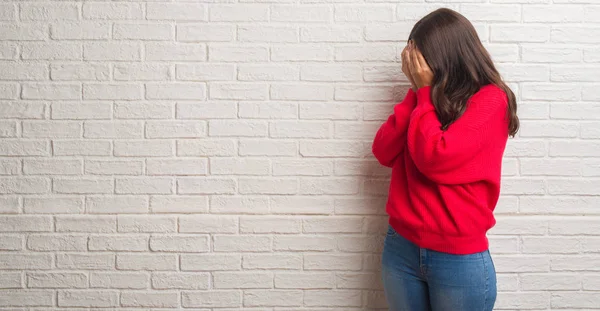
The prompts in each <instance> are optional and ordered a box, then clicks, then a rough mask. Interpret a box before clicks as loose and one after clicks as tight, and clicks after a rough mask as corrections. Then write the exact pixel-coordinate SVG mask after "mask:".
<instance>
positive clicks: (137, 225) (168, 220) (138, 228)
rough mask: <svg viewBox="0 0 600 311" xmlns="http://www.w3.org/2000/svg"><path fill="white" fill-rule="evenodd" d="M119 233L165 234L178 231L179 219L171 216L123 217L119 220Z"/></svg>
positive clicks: (120, 216) (119, 217)
mask: <svg viewBox="0 0 600 311" xmlns="http://www.w3.org/2000/svg"><path fill="white" fill-rule="evenodd" d="M117 225H118V230H119V232H147V233H155V232H158V233H165V232H176V231H177V219H175V218H174V217H171V216H156V215H152V216H137V215H135V216H134V215H131V216H122V215H119V216H118V218H117Z"/></svg>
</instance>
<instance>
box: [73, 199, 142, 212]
mask: <svg viewBox="0 0 600 311" xmlns="http://www.w3.org/2000/svg"><path fill="white" fill-rule="evenodd" d="M85 205H86V212H87V213H90V214H129V213H147V212H148V199H147V198H145V197H141V196H118V197H111V196H93V197H87V198H86V200H85Z"/></svg>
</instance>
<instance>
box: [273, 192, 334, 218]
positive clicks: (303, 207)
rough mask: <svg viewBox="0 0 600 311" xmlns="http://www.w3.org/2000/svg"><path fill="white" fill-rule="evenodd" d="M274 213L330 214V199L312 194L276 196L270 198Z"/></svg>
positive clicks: (331, 205)
mask: <svg viewBox="0 0 600 311" xmlns="http://www.w3.org/2000/svg"><path fill="white" fill-rule="evenodd" d="M271 211H272V213H274V214H330V213H332V212H333V204H332V199H331V198H327V197H313V196H278V197H273V198H271Z"/></svg>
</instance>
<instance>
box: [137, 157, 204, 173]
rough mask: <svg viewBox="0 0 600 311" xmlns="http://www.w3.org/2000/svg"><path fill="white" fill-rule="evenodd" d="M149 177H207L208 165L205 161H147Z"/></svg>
mask: <svg viewBox="0 0 600 311" xmlns="http://www.w3.org/2000/svg"><path fill="white" fill-rule="evenodd" d="M146 165H147V167H146V170H147V174H148V175H206V174H207V170H208V169H207V164H206V160H203V159H198V160H196V159H181V160H162V159H161V160H159V159H149V160H147V164H146Z"/></svg>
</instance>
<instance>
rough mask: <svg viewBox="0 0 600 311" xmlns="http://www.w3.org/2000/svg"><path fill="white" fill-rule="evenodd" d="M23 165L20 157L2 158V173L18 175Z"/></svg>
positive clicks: (0, 164) (0, 169) (0, 171)
mask: <svg viewBox="0 0 600 311" xmlns="http://www.w3.org/2000/svg"><path fill="white" fill-rule="evenodd" d="M0 124H1V123H0ZM21 167H22V165H21V161H20V160H19V159H10V158H9V159H0V175H18V174H20V172H21Z"/></svg>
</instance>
